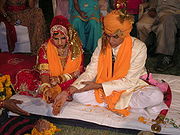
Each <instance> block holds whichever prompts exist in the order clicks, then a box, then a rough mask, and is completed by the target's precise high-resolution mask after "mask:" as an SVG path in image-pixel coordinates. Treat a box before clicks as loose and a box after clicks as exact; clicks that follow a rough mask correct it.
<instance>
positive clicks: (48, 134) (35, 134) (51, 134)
mask: <svg viewBox="0 0 180 135" xmlns="http://www.w3.org/2000/svg"><path fill="white" fill-rule="evenodd" d="M45 122H47V123H49V126H50V128H49V129H46V130H44V131H41V132H40V131H39V130H38V129H37V128H36V126H35V127H34V128H33V129H32V131H31V134H25V135H55V133H56V132H59V131H61V129H59V128H57V127H56V126H55V125H54V124H53V123H50V122H49V121H46V120H45Z"/></svg>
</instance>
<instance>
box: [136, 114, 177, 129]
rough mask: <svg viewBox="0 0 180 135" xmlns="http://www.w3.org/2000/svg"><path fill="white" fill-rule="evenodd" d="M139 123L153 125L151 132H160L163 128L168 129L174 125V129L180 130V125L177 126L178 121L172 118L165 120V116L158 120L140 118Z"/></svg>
mask: <svg viewBox="0 0 180 135" xmlns="http://www.w3.org/2000/svg"><path fill="white" fill-rule="evenodd" d="M138 121H139V122H141V123H144V124H147V125H152V126H151V130H152V131H153V132H160V131H161V126H163V125H164V127H166V126H167V125H168V124H169V125H172V126H173V127H174V128H180V125H178V124H176V121H175V120H174V119H172V118H165V116H163V115H160V116H159V118H158V119H156V120H154V119H147V118H145V117H143V116H140V117H138Z"/></svg>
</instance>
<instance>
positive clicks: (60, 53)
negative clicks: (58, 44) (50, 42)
mask: <svg viewBox="0 0 180 135" xmlns="http://www.w3.org/2000/svg"><path fill="white" fill-rule="evenodd" d="M68 51H69V46H68V45H66V46H65V47H63V48H58V56H59V57H60V60H61V64H62V66H63V68H64V67H65V65H66V62H67V58H68Z"/></svg>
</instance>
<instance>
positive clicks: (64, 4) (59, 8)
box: [55, 0, 69, 18]
mask: <svg viewBox="0 0 180 135" xmlns="http://www.w3.org/2000/svg"><path fill="white" fill-rule="evenodd" d="M68 9H69V1H68V0H56V9H55V16H57V15H62V16H64V17H66V18H69V13H68Z"/></svg>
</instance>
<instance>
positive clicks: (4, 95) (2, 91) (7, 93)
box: [0, 75, 12, 100]
mask: <svg viewBox="0 0 180 135" xmlns="http://www.w3.org/2000/svg"><path fill="white" fill-rule="evenodd" d="M11 96H12V89H11V80H10V76H9V75H3V76H1V77H0V100H5V99H8V98H10V97H11Z"/></svg>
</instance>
